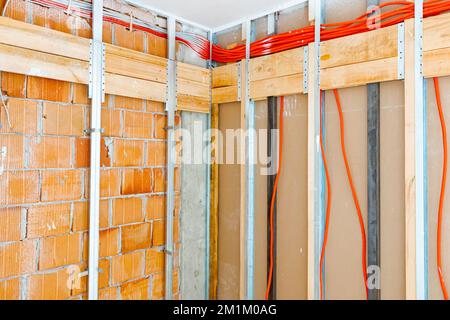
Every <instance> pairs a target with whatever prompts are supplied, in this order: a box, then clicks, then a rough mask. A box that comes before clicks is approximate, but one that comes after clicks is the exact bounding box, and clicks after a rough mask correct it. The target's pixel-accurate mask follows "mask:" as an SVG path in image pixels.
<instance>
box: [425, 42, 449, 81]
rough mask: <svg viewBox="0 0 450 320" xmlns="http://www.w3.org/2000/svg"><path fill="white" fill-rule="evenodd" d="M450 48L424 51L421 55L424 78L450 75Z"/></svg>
mask: <svg viewBox="0 0 450 320" xmlns="http://www.w3.org/2000/svg"><path fill="white" fill-rule="evenodd" d="M449 61H450V48H444V49H437V50H431V51H426V52H424V53H423V75H424V77H425V78H433V77H445V76H449V75H450V63H449Z"/></svg>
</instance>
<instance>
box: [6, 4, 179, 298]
mask: <svg viewBox="0 0 450 320" xmlns="http://www.w3.org/2000/svg"><path fill="white" fill-rule="evenodd" d="M4 3H5V0H0V8H3V6H4ZM5 16H8V17H11V18H13V19H17V20H21V21H26V22H28V23H33V24H36V25H40V26H44V27H47V28H51V29H55V30H59V31H62V32H68V33H72V34H75V35H78V36H82V37H90V35H91V28H90V26H89V22H88V21H85V20H82V19H76V18H74V17H71V16H68V15H66V14H64V13H63V12H61V11H60V10H56V9H47V8H43V7H40V6H36V5H32V4H30V3H27V2H25V1H23V0H11V2H10V5H9V7H8V9H7V10H6V14H5ZM104 41H105V42H109V43H113V44H116V45H119V46H123V47H127V48H130V49H134V50H139V51H144V52H148V53H150V54H155V55H159V56H166V44H165V40H162V39H160V38H157V37H155V36H152V35H148V34H145V33H144V32H140V31H133V32H130V31H129V30H127V29H126V28H124V27H122V26H116V25H111V24H108V23H105V24H104ZM1 89H2V92H3V95H4V97H5V98H6V101H7V106H8V109H9V116H10V121H11V125H12V127H11V128H9V126H8V122H7V116H6V112H5V109H4V108H3V107H2V108H1V115H0V120H1V124H2V128H1V129H0V151H1V152H2V153H1V157H0V161H1V164H0V299H82V298H86V284H87V277H81V278H79V277H78V272H79V271H85V270H87V264H88V261H87V258H88V237H89V235H88V232H87V230H88V210H89V199H88V197H89V160H90V158H89V148H90V140H89V135H88V134H87V133H86V130H87V129H89V114H90V103H89V100H88V98H87V87H86V86H84V85H79V84H73V83H68V82H61V81H55V80H50V79H42V78H37V77H26V76H23V75H18V74H11V73H6V72H2V73H1ZM177 120H178V121H179V117H178V116H177ZM165 124H166V117H165V115H164V106H163V104H161V103H157V102H152V101H143V100H138V99H131V98H126V97H119V96H107V98H106V102H105V103H104V105H103V109H102V127H103V128H104V130H105V131H104V134H103V138H102V143H101V167H102V168H101V181H100V184H101V185H100V193H101V203H100V207H101V208H100V228H101V232H100V268H101V269H102V272H101V273H100V274H99V289H100V290H99V294H100V298H101V299H161V298H163V296H164V253H163V252H162V249H163V246H164V242H165V234H164V231H165V219H164V217H165V196H164V190H165V168H164V166H165V153H166V144H165V139H166V132H165V130H164V126H165ZM178 171H179V170H177V169H176V180H178V179H179V178H178V176H179V175H178ZM176 188H177V190H178V188H179V183H178V181H176ZM176 202H177V203H176V207H177V208H179V204H178V202H179V197H178V196H177V201H176ZM178 211H179V210H178V209H177V210H176V215H177V216H176V218H175V225H174V232H175V235H174V239H175V242H176V256H175V263H174V265H175V266H174V268H175V270H174V293H175V297H177V295H178V291H179V290H178V288H179V285H178V283H179V281H178V275H179V271H178V270H179V263H178V262H179V259H178V250H179V247H180V245H179V237H178V222H179V219H178Z"/></svg>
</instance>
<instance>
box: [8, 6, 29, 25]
mask: <svg viewBox="0 0 450 320" xmlns="http://www.w3.org/2000/svg"><path fill="white" fill-rule="evenodd" d="M5 17H9V18H12V19H14V20H20V21H23V22H25V18H26V2H25V1H10V4H9V5H8V7H7V8H6V10H5Z"/></svg>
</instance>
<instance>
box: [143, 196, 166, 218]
mask: <svg viewBox="0 0 450 320" xmlns="http://www.w3.org/2000/svg"><path fill="white" fill-rule="evenodd" d="M165 212H166V197H165V196H162V195H157V196H151V197H148V198H147V207H146V219H147V220H156V219H164V216H165Z"/></svg>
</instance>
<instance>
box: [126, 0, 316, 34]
mask: <svg viewBox="0 0 450 320" xmlns="http://www.w3.org/2000/svg"><path fill="white" fill-rule="evenodd" d="M125 1H126V2H128V3H130V4H133V5H135V6H138V7H141V8H144V9H147V10H150V11H153V12H154V13H157V14H159V15H161V16H165V17H169V16H170V17H173V18H175V20H177V21H179V22H182V23H186V24H188V25H190V26H192V27H196V28H199V29H202V30H204V31H208V32H212V33H216V32H220V31H224V30H226V29H230V28H232V27H235V26H238V25H240V24H242V23H244V22H246V21H249V20H255V19H258V18H261V17H263V16H266V15H268V14H271V13H274V12H277V11H281V10H285V9H288V8H290V7H294V6H297V5H299V4H302V3H304V2H307V1H308V0H291V1H289V2H286V3H284V4H281V5H276V6H273V7H271V8H269V9H266V10H264V11H260V12H257V13H256V14H252V15H250V16H246V17H243V18H240V19H238V20H234V21H231V22H229V23H226V24H224V25H222V26H219V27H216V28H209V27H207V26H205V25H202V24H200V23H197V22H195V21H190V20H188V19H184V18H183V17H180V16H177V15H175V14H173V13H171V12H166V11H164V10H160V9H158V8H155V7H152V6H149V5H148V4H143V3H142V2H141V1H140V0H125Z"/></svg>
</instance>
